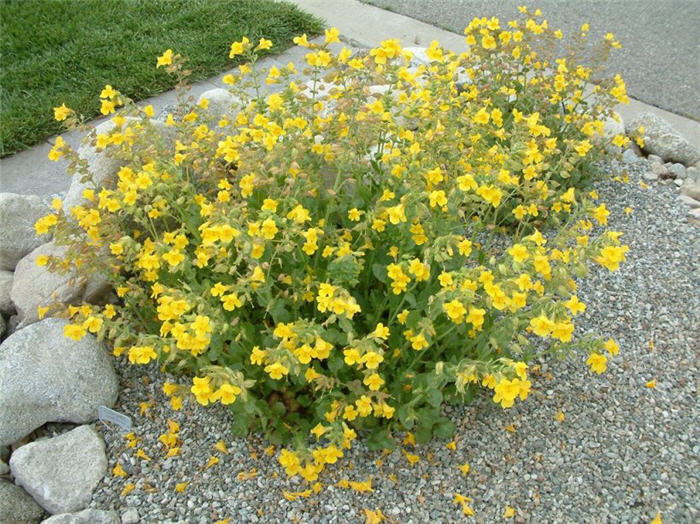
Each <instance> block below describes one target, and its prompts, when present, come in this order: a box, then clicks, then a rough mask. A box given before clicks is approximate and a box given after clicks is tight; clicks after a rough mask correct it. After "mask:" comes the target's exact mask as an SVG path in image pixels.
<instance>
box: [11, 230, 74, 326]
mask: <svg viewBox="0 0 700 524" xmlns="http://www.w3.org/2000/svg"><path fill="white" fill-rule="evenodd" d="M66 250H67V248H66V247H64V246H57V245H55V244H54V243H53V242H49V243H47V244H44V245H41V246H39V247H37V248H36V249H35V250H33V251H32V252H31V253H29V254H28V255H27V256H25V257H24V258H23V259H22V260H20V261H19V263H18V264H17V267H16V268H15V274H14V279H13V281H12V290H11V291H10V297H11V299H12V303H13V304H14V306H15V309H16V310H17V314H18V315H19V321H20V323H19V325H18V326H17V329H22V328H23V327H25V326H28V325H29V324H33V323H34V322H37V321H38V320H39V313H38V307H39V306H42V307H46V306H49V305H51V304H54V303H60V304H74V303H77V302H80V300H81V298H82V297H83V294H84V292H85V284H86V279H85V278H84V277H78V276H76V275H75V274H74V273H71V272H68V273H64V274H61V273H58V272H52V271H49V269H48V268H47V267H46V266H42V267H39V266H37V264H36V261H37V258H38V257H39V256H40V255H48V256H55V257H60V258H62V257H64V256H65V253H66Z"/></svg>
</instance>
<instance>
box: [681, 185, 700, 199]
mask: <svg viewBox="0 0 700 524" xmlns="http://www.w3.org/2000/svg"><path fill="white" fill-rule="evenodd" d="M681 194H682V195H685V196H689V197H690V198H693V199H695V200H700V184H688V183H685V184H683V187H681Z"/></svg>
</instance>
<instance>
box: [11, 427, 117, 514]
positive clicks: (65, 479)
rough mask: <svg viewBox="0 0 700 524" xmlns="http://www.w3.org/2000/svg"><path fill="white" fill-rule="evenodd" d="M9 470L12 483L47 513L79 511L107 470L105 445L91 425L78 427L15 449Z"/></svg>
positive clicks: (88, 501) (86, 503)
mask: <svg viewBox="0 0 700 524" xmlns="http://www.w3.org/2000/svg"><path fill="white" fill-rule="evenodd" d="M10 469H11V470H12V475H14V477H15V482H17V484H19V485H20V486H22V487H23V488H24V489H25V490H26V491H27V493H29V494H30V495H31V496H32V497H34V500H36V501H37V502H38V503H39V504H40V505H41V506H43V507H44V509H46V510H47V511H48V512H49V513H52V514H55V513H71V512H74V511H79V510H81V509H83V508H84V507H85V506H87V505H88V504H89V503H90V499H91V498H92V491H93V490H94V489H95V487H96V486H97V484H98V482H99V481H100V480H101V479H102V477H104V475H105V473H106V472H107V457H106V455H105V445H104V442H103V441H102V437H100V436H99V435H98V434H97V432H96V431H95V430H94V429H93V428H92V427H91V426H79V427H77V428H75V429H74V430H72V431H69V432H68V433H64V434H63V435H59V436H58V437H53V438H49V439H45V440H37V441H35V442H31V443H29V444H27V445H26V446H22V447H21V448H19V449H17V450H16V451H15V452H14V453H13V454H12V457H10Z"/></svg>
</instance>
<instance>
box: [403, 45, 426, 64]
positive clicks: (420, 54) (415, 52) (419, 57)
mask: <svg viewBox="0 0 700 524" xmlns="http://www.w3.org/2000/svg"><path fill="white" fill-rule="evenodd" d="M403 50H404V51H408V52H410V53H411V64H412V65H414V66H418V65H430V58H428V53H427V52H426V51H427V50H428V49H427V48H426V47H404V48H403Z"/></svg>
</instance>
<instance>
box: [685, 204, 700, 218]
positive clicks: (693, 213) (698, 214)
mask: <svg viewBox="0 0 700 524" xmlns="http://www.w3.org/2000/svg"><path fill="white" fill-rule="evenodd" d="M688 216H689V217H691V218H694V219H696V220H700V207H698V208H695V209H690V210H689V211H688Z"/></svg>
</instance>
